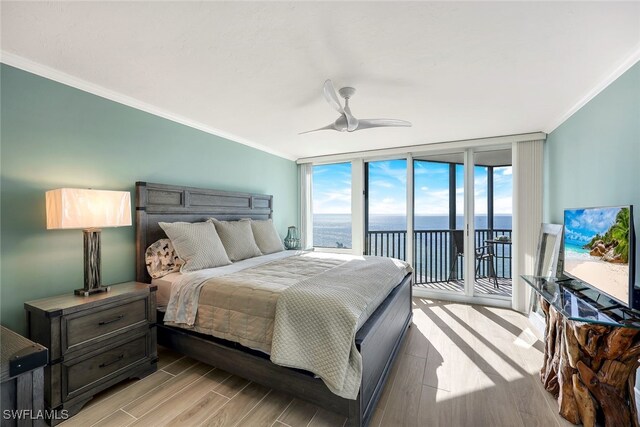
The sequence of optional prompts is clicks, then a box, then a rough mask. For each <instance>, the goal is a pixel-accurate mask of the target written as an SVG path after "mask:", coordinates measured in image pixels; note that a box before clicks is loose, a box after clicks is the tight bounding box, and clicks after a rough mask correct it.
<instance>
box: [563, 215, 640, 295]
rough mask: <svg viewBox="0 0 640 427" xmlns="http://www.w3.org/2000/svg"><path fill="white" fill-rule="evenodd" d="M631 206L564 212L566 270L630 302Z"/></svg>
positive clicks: (609, 293)
mask: <svg viewBox="0 0 640 427" xmlns="http://www.w3.org/2000/svg"><path fill="white" fill-rule="evenodd" d="M630 213H631V212H630V209H629V208H628V207H614V208H590V209H571V210H566V211H565V214H564V224H565V231H564V244H565V245H564V249H565V252H564V256H565V260H564V263H565V264H564V265H565V266H564V269H565V272H566V273H568V274H570V275H571V276H573V277H575V278H577V279H579V280H582V281H584V282H586V283H588V284H590V285H592V286H594V287H596V288H598V289H600V290H601V291H603V292H605V293H607V294H608V295H610V296H612V297H614V298H616V299H618V300H619V301H621V302H624V303H627V302H628V301H629V249H630V246H629V245H630V242H629V240H630Z"/></svg>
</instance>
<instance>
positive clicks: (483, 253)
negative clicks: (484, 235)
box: [447, 230, 499, 289]
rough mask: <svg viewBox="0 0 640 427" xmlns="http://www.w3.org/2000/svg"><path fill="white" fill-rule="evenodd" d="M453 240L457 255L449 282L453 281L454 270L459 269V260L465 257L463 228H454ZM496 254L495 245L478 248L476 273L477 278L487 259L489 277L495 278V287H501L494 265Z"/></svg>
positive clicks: (450, 272) (452, 264)
mask: <svg viewBox="0 0 640 427" xmlns="http://www.w3.org/2000/svg"><path fill="white" fill-rule="evenodd" d="M451 236H452V238H453V239H452V240H453V251H454V253H455V257H454V259H453V262H452V263H451V269H450V270H449V277H448V279H447V282H450V281H451V278H452V277H453V273H454V271H456V272H457V271H458V260H459V259H460V258H461V257H464V233H463V231H462V230H454V231H452V232H451ZM494 258H495V255H494V254H493V245H484V246H480V247H478V248H476V275H475V278H476V279H477V278H478V273H479V272H480V266H481V265H482V262H484V261H486V262H487V263H488V266H489V267H488V268H489V271H488V273H489V274H488V277H489V279H491V278H493V283H494V287H495V288H496V289H499V286H498V276H497V275H496V270H495V267H494V266H493V259H494Z"/></svg>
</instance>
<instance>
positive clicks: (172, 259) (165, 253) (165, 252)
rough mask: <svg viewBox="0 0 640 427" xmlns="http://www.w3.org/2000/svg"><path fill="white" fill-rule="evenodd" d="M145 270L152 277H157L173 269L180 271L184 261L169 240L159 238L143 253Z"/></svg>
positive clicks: (171, 271)
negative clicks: (145, 264)
mask: <svg viewBox="0 0 640 427" xmlns="http://www.w3.org/2000/svg"><path fill="white" fill-rule="evenodd" d="M144 259H145V262H146V263H147V271H148V272H149V276H151V278H153V279H159V278H161V277H164V276H166V275H167V274H169V273H173V272H174V271H180V267H182V264H184V261H182V260H181V259H180V257H179V256H178V255H177V254H176V251H175V249H173V245H172V244H171V240H169V239H160V240H158V241H157V242H155V243H153V244H152V245H151V246H149V247H148V248H147V250H146V252H145V253H144Z"/></svg>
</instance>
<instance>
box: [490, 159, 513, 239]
mask: <svg viewBox="0 0 640 427" xmlns="http://www.w3.org/2000/svg"><path fill="white" fill-rule="evenodd" d="M512 170H513V169H512V167H511V166H501V167H495V168H493V199H494V201H493V224H494V228H497V229H507V230H511V225H512V214H513V176H512V174H511V173H512Z"/></svg>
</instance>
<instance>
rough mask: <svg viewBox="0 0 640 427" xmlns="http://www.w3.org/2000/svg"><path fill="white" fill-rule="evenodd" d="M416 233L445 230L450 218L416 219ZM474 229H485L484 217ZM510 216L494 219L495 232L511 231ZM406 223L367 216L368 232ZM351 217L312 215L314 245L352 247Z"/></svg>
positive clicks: (397, 217) (397, 227)
mask: <svg viewBox="0 0 640 427" xmlns="http://www.w3.org/2000/svg"><path fill="white" fill-rule="evenodd" d="M414 222H415V224H414V227H413V228H414V229H415V230H448V229H449V217H448V216H446V215H418V216H416V217H415V219H414ZM463 225H464V217H463V216H462V215H459V216H457V217H456V228H457V229H462V228H463ZM475 226H476V229H484V228H487V216H486V215H477V216H476V218H475ZM511 227H512V221H511V215H495V216H494V219H493V228H494V229H506V230H511ZM406 229H407V219H406V217H405V216H404V215H369V230H371V231H406ZM351 244H352V243H351V215H344V214H314V215H313V245H314V246H318V247H324V248H335V247H340V245H343V246H344V247H345V248H350V247H351Z"/></svg>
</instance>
